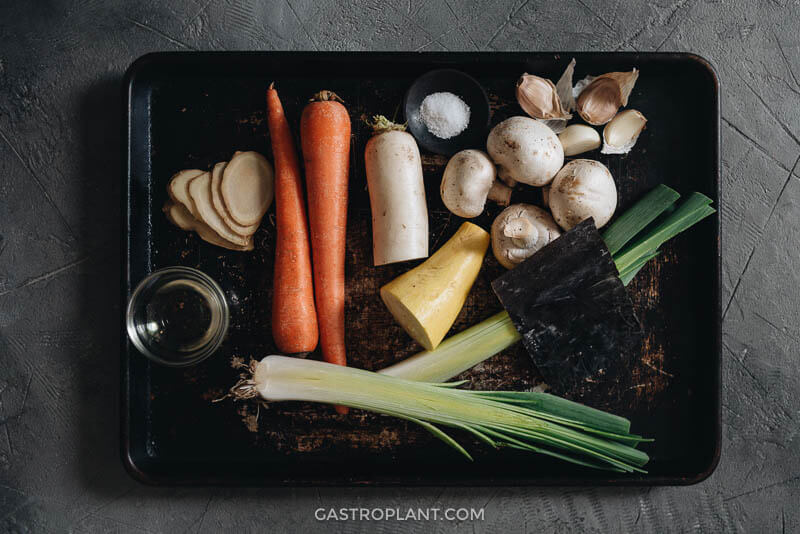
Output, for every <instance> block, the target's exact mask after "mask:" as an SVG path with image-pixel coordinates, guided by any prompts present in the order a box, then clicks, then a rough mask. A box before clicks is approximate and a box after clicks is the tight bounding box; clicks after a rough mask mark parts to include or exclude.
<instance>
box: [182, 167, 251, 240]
mask: <svg viewBox="0 0 800 534" xmlns="http://www.w3.org/2000/svg"><path fill="white" fill-rule="evenodd" d="M189 196H190V197H191V199H192V202H194V206H195V208H196V210H197V219H198V220H200V221H202V222H204V223H206V224H207V225H208V226H209V227H210V228H211V229H212V230H214V231H215V232H216V233H217V234H219V236H220V237H221V238H222V239H224V240H226V241H230V242H231V243H233V244H234V245H239V246H242V247H247V246H249V245H251V244H252V241H253V237H252V236H247V237H245V236H241V235H239V234H237V233H236V232H234V231H233V230H231V228H230V227H229V226H228V225H226V224H225V221H223V220H222V217H220V216H219V214H218V213H217V212H216V210H214V205H213V202H212V200H211V176H210V175H209V173H207V172H205V173H203V174H201V175H200V176H197V177H195V178H192V180H191V181H190V182H189Z"/></svg>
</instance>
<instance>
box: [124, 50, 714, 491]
mask: <svg viewBox="0 0 800 534" xmlns="http://www.w3.org/2000/svg"><path fill="white" fill-rule="evenodd" d="M573 56H574V57H576V58H577V69H576V80H578V79H580V78H582V77H583V76H584V75H586V74H600V73H603V72H607V71H613V70H629V69H630V68H632V67H638V68H639V69H641V76H640V77H639V81H638V83H637V84H636V87H635V89H634V92H633V94H632V95H631V98H630V103H629V107H634V108H636V109H639V110H640V111H642V112H643V113H644V115H645V116H647V118H648V120H649V122H648V129H647V130H646V131H645V133H644V134H643V135H642V137H641V138H640V140H639V142H638V144H637V145H636V147H635V149H634V150H633V151H632V152H631V153H630V154H628V155H626V156H602V155H599V154H598V153H596V152H595V153H592V154H590V155H589V157H592V158H597V159H599V160H600V161H602V162H603V163H605V164H606V165H607V166H608V168H609V169H610V170H611V173H612V174H613V176H614V178H615V180H616V182H617V186H618V188H619V198H620V202H619V206H620V207H619V208H618V212H619V211H620V210H623V209H624V208H626V207H628V206H629V205H630V204H631V202H632V201H633V200H635V199H636V198H638V197H639V196H640V195H641V194H643V193H644V192H646V191H648V190H649V189H650V188H652V187H653V186H655V185H656V184H659V183H666V184H668V185H670V186H672V187H674V188H675V189H677V190H678V191H680V192H682V193H688V192H690V191H692V190H698V191H701V192H703V193H705V194H707V195H709V196H711V197H712V198H714V199H715V201H716V200H717V196H718V195H717V152H718V142H717V131H718V105H717V87H716V82H715V78H714V76H713V73H712V72H711V71H710V70H709V69H708V67H707V66H706V65H705V64H704V63H703V62H702V61H699V60H697V59H696V58H693V57H690V56H685V55H678V54H661V55H647V54H641V55H639V54H574V55H573V54H561V55H558V54H521V53H520V54H516V53H514V54H436V55H427V54H324V55H320V54H288V53H274V54H270V53H263V54H262V53H244V54H243V53H230V54H160V55H154V56H149V57H146V58H144V59H143V60H140V61H139V62H137V63H136V64H135V65H134V66H133V67H132V68H131V70H130V71H129V74H128V77H127V78H126V95H127V98H126V100H127V102H126V109H125V112H126V113H127V120H128V127H129V129H128V132H129V135H128V139H127V147H126V148H127V153H128V172H127V177H126V179H127V187H126V188H125V191H126V193H125V198H124V199H123V203H124V209H125V211H126V212H127V213H126V220H127V222H128V224H127V225H126V231H125V232H126V233H125V235H124V236H123V239H124V249H125V251H126V265H125V276H124V282H123V288H122V290H123V293H124V294H125V295H126V296H127V295H129V292H130V288H131V286H132V285H135V283H137V282H138V281H139V280H141V279H142V278H143V277H144V276H145V275H146V274H147V273H149V272H151V271H152V270H155V269H158V268H161V267H166V266H169V265H186V266H192V267H197V268H199V269H201V270H202V271H204V272H206V273H208V274H210V275H211V276H212V277H214V278H215V279H216V280H218V281H219V282H220V284H221V285H222V286H223V288H224V289H225V291H226V293H227V294H228V296H229V300H230V302H231V305H232V306H231V310H232V318H231V319H232V320H231V327H230V333H229V335H228V338H227V340H226V342H225V344H224V346H223V348H222V349H221V350H220V352H219V353H218V354H216V355H215V356H213V357H212V358H210V359H208V360H207V361H205V362H203V363H202V364H200V365H197V366H195V367H191V368H188V369H170V368H165V367H159V366H156V365H151V364H150V363H149V362H148V361H147V360H146V359H145V358H143V357H141V356H140V355H138V354H137V353H136V352H135V351H134V350H133V349H132V348H131V347H130V346H129V345H127V344H126V345H125V346H124V347H123V366H122V368H123V369H122V374H123V399H122V404H123V405H122V447H123V458H124V461H125V463H126V465H127V467H128V469H129V470H130V471H131V473H132V474H134V476H136V477H138V478H140V479H141V480H144V481H148V482H151V483H169V484H178V483H184V484H185V483H233V484H274V483H418V484H440V483H456V484H457V483H464V484H476V483H478V484H479V483H485V484H535V483H541V484H625V483H628V484H630V483H636V484H669V483H674V484H677V483H689V482H693V481H696V480H699V479H701V478H703V477H704V476H706V475H707V474H708V473H709V472H710V471H711V470H712V469H713V466H714V464H715V462H716V458H717V456H718V442H719V417H718V415H719V388H720V385H719V358H720V353H719V343H718V341H719V338H718V336H719V323H718V317H719V314H718V305H719V294H718V290H719V278H718V221H717V218H716V216H715V217H714V218H711V219H709V220H707V221H704V222H703V223H702V224H701V225H699V226H698V227H697V228H695V229H693V230H692V231H691V232H690V233H688V234H686V235H683V236H680V237H679V238H677V239H674V240H673V241H672V242H671V243H669V244H668V245H667V246H665V247H664V248H663V252H662V254H661V255H660V256H659V257H658V258H657V259H655V260H653V261H651V262H650V263H649V264H648V266H647V267H645V268H644V269H643V270H642V271H641V273H640V274H639V275H638V277H637V278H636V279H635V280H634V281H633V282H632V283H631V284H630V286H629V291H630V294H631V296H632V298H633V302H634V304H635V307H636V312H637V314H638V316H639V318H640V319H641V321H642V324H643V326H644V331H645V337H644V340H643V343H642V346H641V350H640V353H639V354H638V355H636V356H635V358H634V361H635V364H634V368H633V372H632V381H628V382H625V383H620V384H619V385H616V386H615V387H612V388H611V390H612V391H611V393H610V394H609V395H608V396H606V397H604V398H601V399H593V400H592V402H591V404H593V405H594V406H597V407H599V408H604V409H610V410H612V411H614V412H616V413H618V414H621V415H624V416H626V417H629V418H630V419H631V420H632V423H633V426H632V428H633V430H634V431H636V432H640V433H643V434H645V435H647V436H651V437H654V438H655V439H656V441H655V443H654V444H648V445H645V446H643V448H645V449H646V450H647V452H648V453H649V454H650V455H651V457H652V461H651V463H650V464H649V465H648V470H649V474H647V475H642V476H632V477H631V476H626V477H622V476H618V475H615V474H613V473H612V474H610V473H606V472H600V471H589V470H583V469H580V468H575V467H572V466H569V465H567V464H565V463H561V462H557V461H553V460H551V459H548V458H546V457H540V456H537V455H529V454H522V453H516V452H513V451H501V452H495V451H489V450H487V449H486V448H485V447H483V446H481V445H479V444H477V443H476V442H475V441H474V440H472V439H471V438H470V437H469V436H467V435H464V434H461V433H459V432H456V431H454V432H453V434H454V436H455V437H457V439H459V440H460V441H462V443H464V444H465V445H466V446H467V448H468V449H469V450H470V451H471V453H472V454H473V455H474V457H475V462H474V463H471V464H469V463H466V462H465V461H464V460H463V458H462V457H461V456H460V455H458V454H456V453H454V451H452V450H451V449H449V448H448V447H446V446H445V445H444V444H442V443H441V442H439V441H437V440H436V439H435V438H433V437H431V436H430V435H428V434H427V433H426V432H425V431H423V430H421V429H419V428H417V427H416V426H414V425H413V424H410V423H407V422H403V421H398V420H396V419H392V418H388V417H383V416H376V415H373V414H368V413H365V412H362V411H359V410H352V411H351V413H350V414H349V415H348V416H345V417H343V416H339V415H336V414H335V413H334V411H333V410H332V409H331V408H330V407H327V406H322V405H315V404H311V403H282V404H272V405H269V406H260V407H259V406H257V405H255V404H253V403H250V404H247V403H237V404H234V403H232V402H231V401H224V402H219V403H212V402H211V401H212V400H214V399H216V398H219V397H221V396H222V395H223V394H224V393H225V392H226V390H227V388H228V387H230V386H231V385H232V384H233V383H234V382H235V381H236V379H237V373H238V372H237V371H235V370H234V369H232V368H231V365H230V362H231V359H232V358H234V357H237V358H241V359H244V360H248V359H250V358H261V357H263V356H265V355H267V354H272V353H275V352H276V350H275V347H274V345H273V342H272V339H271V333H270V326H269V325H270V316H269V313H270V305H269V303H270V299H271V280H272V263H273V255H274V239H275V232H274V208H273V209H270V211H269V213H268V214H267V216H266V217H265V218H264V221H263V223H262V225H261V228H260V229H259V230H258V232H257V233H256V235H255V250H254V251H253V252H252V253H237V252H228V251H225V250H222V249H219V248H216V247H213V246H210V245H208V244H206V243H204V242H202V241H200V240H199V239H198V238H197V236H196V235H195V234H193V233H187V232H183V231H180V230H178V229H177V228H175V227H173V226H172V225H170V224H169V223H168V222H167V220H166V219H165V217H164V216H163V214H162V213H161V209H160V208H161V206H162V205H163V203H164V201H165V199H166V191H165V188H166V184H167V181H168V180H169V178H170V176H171V175H172V174H173V173H175V172H176V171H178V170H180V169H185V168H194V167H196V168H201V169H208V168H210V167H211V166H213V165H214V163H216V162H218V161H223V160H228V159H230V157H231V156H232V154H233V152H234V151H236V150H257V151H259V152H261V153H263V154H265V155H266V156H267V157H268V158H270V159H272V154H271V151H270V143H269V134H268V132H267V126H266V121H265V110H264V93H265V89H266V87H267V86H268V84H269V83H270V82H271V81H275V82H276V84H277V87H278V89H279V91H280V95H281V98H282V100H283V103H284V107H285V109H286V113H287V116H288V118H289V120H290V124H291V126H292V130H293V133H294V134H295V136H297V135H298V129H299V128H298V122H299V116H300V112H301V110H302V107H303V105H304V104H305V102H306V101H307V99H308V98H309V97H310V96H311V95H312V94H313V93H314V92H316V91H318V90H320V89H330V90H333V91H335V92H336V93H337V94H339V95H340V96H341V97H342V98H343V99H344V100H345V102H346V105H347V108H348V110H349V111H350V115H351V119H352V124H353V138H352V156H351V173H350V205H349V218H348V229H347V234H348V239H347V263H346V271H347V307H346V320H347V339H346V341H347V347H348V360H349V363H350V365H352V366H355V367H361V368H365V369H375V370H376V369H380V368H382V367H384V366H386V365H389V364H391V363H393V362H396V361H399V360H401V359H403V358H405V357H407V356H409V355H411V354H414V353H415V352H417V351H419V350H420V347H419V346H417V345H416V344H415V343H414V342H413V341H412V340H411V339H410V338H409V337H408V336H407V335H406V334H405V333H404V332H403V331H402V330H401V328H400V327H399V326H397V324H396V323H395V322H394V321H393V319H392V317H391V316H390V314H389V313H388V312H387V311H386V309H385V308H384V306H383V304H382V303H381V301H380V298H379V296H378V289H379V287H380V286H381V285H382V284H384V283H386V282H387V281H389V280H391V279H392V278H394V277H395V276H397V275H398V274H400V273H402V272H404V271H405V270H407V269H408V268H410V267H411V266H412V264H409V263H404V264H399V265H390V266H383V267H373V265H372V252H371V251H372V248H371V247H372V242H371V241H372V239H371V227H370V211H369V198H368V194H367V188H366V179H365V174H364V166H363V152H364V145H365V143H366V141H367V140H368V138H369V132H368V130H367V128H366V127H365V125H364V123H363V121H362V120H361V117H362V115H364V114H366V115H372V114H376V113H381V114H384V115H387V116H390V117H391V116H394V115H396V114H397V116H398V117H399V116H401V114H402V110H401V103H402V101H403V95H404V92H405V90H406V89H407V87H408V86H409V84H410V83H411V82H412V81H413V80H414V78H415V77H416V76H418V75H420V74H422V73H424V72H426V71H427V70H430V69H433V68H439V67H443V66H449V67H454V68H458V69H461V70H463V71H465V72H467V73H469V74H471V75H473V76H474V77H475V78H477V79H478V80H479V81H480V82H481V83H482V84H483V86H484V87H485V88H486V91H487V93H488V94H489V99H490V102H491V106H492V114H493V116H492V125H494V124H496V123H497V122H499V121H501V120H503V119H504V118H506V117H509V116H512V115H517V114H520V113H521V110H520V109H519V107H518V105H517V104H516V101H515V98H514V81H515V80H516V78H517V77H518V76H519V75H520V74H521V73H522V72H525V71H527V72H533V73H537V74H542V75H545V76H548V77H550V78H551V79H556V78H557V77H558V76H559V75H560V71H561V70H562V69H563V67H564V66H565V65H566V63H567V61H569V59H570V57H573ZM681 94H683V95H685V94H691V95H693V97H692V98H691V99H680V101H678V100H677V99H676V97H675V95H681ZM445 163H446V159H445V158H443V157H441V156H434V155H432V154H428V153H425V152H424V151H423V166H424V171H425V181H426V193H427V199H428V207H429V217H430V248H431V250H432V251H433V250H436V249H437V248H438V247H439V246H440V245H441V244H442V243H443V242H444V241H445V240H446V239H447V238H448V237H449V236H451V235H452V234H453V232H454V231H455V230H456V228H457V227H458V226H459V225H460V224H461V222H462V220H461V219H459V218H458V217H456V216H454V215H451V214H450V213H449V212H448V211H447V209H446V208H445V207H444V206H443V205H442V203H441V200H440V198H439V193H438V190H439V182H440V180H441V175H442V172H443V169H444V165H445ZM514 200H515V201H529V202H539V199H538V197H537V195H536V194H534V193H533V192H532V191H531V190H528V191H524V190H523V191H517V192H515V198H514ZM499 211H500V209H499V208H498V207H496V206H494V205H489V206H488V208H487V210H486V213H485V214H484V215H483V216H481V217H479V218H477V219H474V220H473V222H476V223H477V224H479V225H481V226H482V227H484V228H486V229H488V228H489V226H490V224H491V221H492V220H493V218H494V217H495V216H496V215H497V213H499ZM502 272H503V269H502V267H500V266H499V265H498V263H497V262H496V260H495V259H494V257H493V256H492V254H491V252H489V253H488V254H487V257H486V260H485V261H484V266H483V269H482V270H481V273H480V275H479V277H478V280H477V282H476V283H475V286H474V287H473V290H472V291H471V293H470V295H469V297H468V299H467V302H466V304H465V306H464V309H463V310H462V312H461V314H460V315H459V317H458V319H457V321H456V323H455V324H454V326H453V330H452V332H457V331H460V330H462V329H464V328H465V327H467V326H470V325H472V324H475V323H477V322H478V321H480V320H482V319H484V318H486V317H488V316H489V315H491V314H492V313H494V312H496V311H498V310H499V309H500V304H499V302H498V301H497V299H496V297H495V296H494V294H493V293H492V291H491V287H490V282H491V280H493V279H494V278H495V277H497V276H498V275H499V274H500V273H502ZM312 357H315V358H318V357H319V355H318V354H314V355H312ZM459 378H466V379H469V380H470V383H469V386H468V387H471V388H475V389H512V390H523V389H527V388H531V387H533V386H534V385H536V384H537V383H539V382H540V381H541V379H540V377H539V376H538V374H537V371H536V369H535V368H534V366H533V365H532V363H531V361H530V359H529V357H528V356H527V355H526V354H525V352H524V350H523V348H522V346H521V345H517V346H514V347H512V348H510V349H508V350H506V351H504V352H503V353H501V354H499V355H497V356H495V357H493V358H491V359H489V360H487V361H486V362H484V363H482V364H480V365H478V366H476V367H475V368H474V369H472V370H470V371H468V372H465V373H464V374H463V375H461V376H460V377H459Z"/></svg>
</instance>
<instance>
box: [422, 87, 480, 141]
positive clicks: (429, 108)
mask: <svg viewBox="0 0 800 534" xmlns="http://www.w3.org/2000/svg"><path fill="white" fill-rule="evenodd" d="M469 114H470V111H469V106H468V105H467V104H466V103H465V102H464V101H463V100H461V98H459V97H458V96H457V95H454V94H453V93H431V94H429V95H428V96H426V97H425V99H424V100H423V101H422V105H421V106H420V107H419V116H420V118H421V119H422V122H423V123H424V124H425V127H426V128H428V131H429V132H431V133H432V134H433V135H435V136H436V137H438V138H440V139H450V138H451V137H455V136H457V135H458V134H460V133H461V132H463V131H464V130H465V129H466V128H467V126H468V125H469Z"/></svg>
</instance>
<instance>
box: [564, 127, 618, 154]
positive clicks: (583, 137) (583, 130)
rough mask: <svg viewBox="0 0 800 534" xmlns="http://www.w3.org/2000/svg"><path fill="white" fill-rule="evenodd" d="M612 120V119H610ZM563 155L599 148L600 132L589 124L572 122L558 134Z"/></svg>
mask: <svg viewBox="0 0 800 534" xmlns="http://www.w3.org/2000/svg"><path fill="white" fill-rule="evenodd" d="M612 122H613V121H612ZM609 124H610V123H609ZM558 139H559V140H560V141H561V146H563V147H564V155H565V156H576V155H578V154H583V153H584V152H588V151H590V150H595V149H598V148H600V145H601V142H600V134H599V133H597V130H595V129H594V128H592V127H591V126H586V125H585V124H572V125H570V126H567V127H566V128H565V129H564V131H563V132H561V133H560V134H558Z"/></svg>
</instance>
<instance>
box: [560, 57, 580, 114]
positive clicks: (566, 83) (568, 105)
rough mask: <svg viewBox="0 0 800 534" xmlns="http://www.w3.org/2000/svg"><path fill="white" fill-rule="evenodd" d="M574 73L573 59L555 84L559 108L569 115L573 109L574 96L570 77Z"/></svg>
mask: <svg viewBox="0 0 800 534" xmlns="http://www.w3.org/2000/svg"><path fill="white" fill-rule="evenodd" d="M574 73H575V58H572V61H570V62H569V65H567V68H566V69H564V74H562V75H561V78H559V79H558V81H557V82H556V94H557V95H558V99H559V100H560V101H561V108H562V109H563V110H564V111H565V112H566V113H569V112H570V111H572V110H573V109H575V94H574V92H573V89H572V76H573V74H574Z"/></svg>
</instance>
